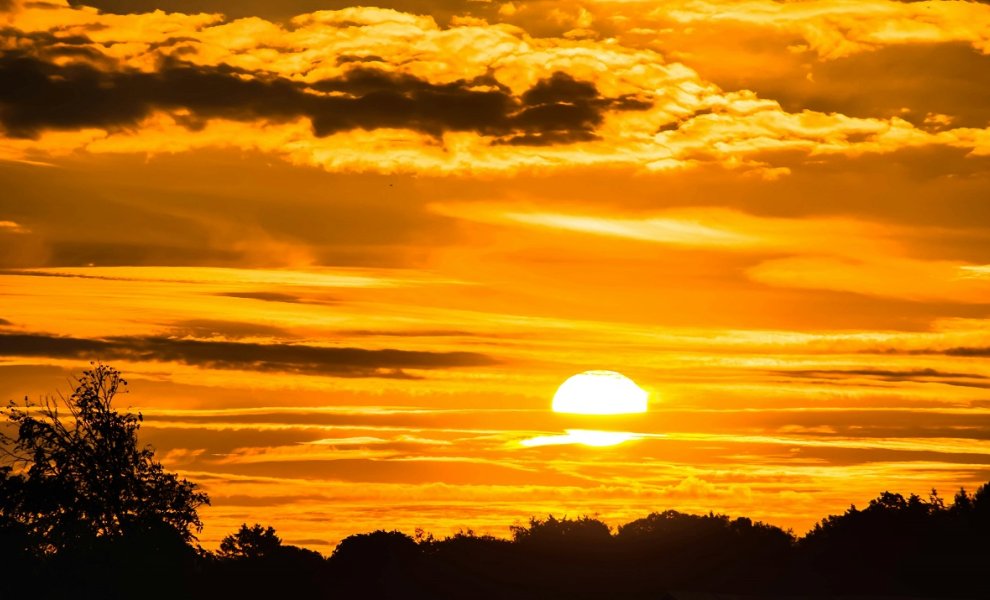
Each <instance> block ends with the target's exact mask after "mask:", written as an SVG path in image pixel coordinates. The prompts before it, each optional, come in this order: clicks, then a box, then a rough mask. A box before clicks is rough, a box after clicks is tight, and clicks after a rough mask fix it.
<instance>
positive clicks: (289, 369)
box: [0, 333, 496, 378]
mask: <svg viewBox="0 0 990 600" xmlns="http://www.w3.org/2000/svg"><path fill="white" fill-rule="evenodd" d="M0 355H2V356H21V357H47V358H67V359H89V360H130V361H156V362H169V361H171V362H178V363H182V364H187V365H194V366H198V367H203V368H210V369H237V370H257V371H278V372H286V373H300V374H309V375H327V376H334V377H385V378H410V377H411V375H409V374H408V373H406V372H405V371H403V369H443V368H456V367H478V366H486V365H492V364H495V362H496V361H495V360H494V359H492V358H491V357H488V356H486V355H483V354H477V353H473V352H426V351H412V350H394V349H383V350H368V349H364V348H344V347H324V346H308V345H302V344H260V343H246V342H228V341H203V340H188V339H176V338H168V337H153V336H146V337H140V336H134V337H125V336H118V337H108V338H103V339H88V338H73V337H60V336H51V335H44V334H36V333H28V334H0Z"/></svg>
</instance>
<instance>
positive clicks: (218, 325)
mask: <svg viewBox="0 0 990 600" xmlns="http://www.w3.org/2000/svg"><path fill="white" fill-rule="evenodd" d="M169 329H170V331H169V333H170V335H171V336H174V337H184V338H200V339H210V338H227V339H239V338H253V337H261V338H293V337H296V336H294V335H292V334H291V333H289V332H288V331H286V330H285V329H282V328H281V327H275V326H274V325H263V324H260V323H243V322H240V321H223V320H217V319H189V320H186V321H178V322H176V323H172V324H171V325H170V326H169Z"/></svg>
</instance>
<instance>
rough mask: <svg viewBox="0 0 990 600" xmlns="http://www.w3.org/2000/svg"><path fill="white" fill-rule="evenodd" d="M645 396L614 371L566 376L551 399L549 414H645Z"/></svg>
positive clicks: (626, 378)
mask: <svg viewBox="0 0 990 600" xmlns="http://www.w3.org/2000/svg"><path fill="white" fill-rule="evenodd" d="M647 396H648V394H647V393H646V392H645V391H644V390H643V389H641V388H640V387H639V386H638V385H636V383H635V382H634V381H633V380H632V379H629V378H628V377H626V376H625V375H623V374H621V373H616V372H615V371H585V372H584V373H579V374H577V375H574V376H573V377H570V378H569V379H568V380H567V381H565V382H564V383H563V384H561V386H560V387H559V388H558V389H557V393H556V394H554V396H553V411H554V412H559V413H573V414H581V415H618V414H626V413H642V412H646V401H647Z"/></svg>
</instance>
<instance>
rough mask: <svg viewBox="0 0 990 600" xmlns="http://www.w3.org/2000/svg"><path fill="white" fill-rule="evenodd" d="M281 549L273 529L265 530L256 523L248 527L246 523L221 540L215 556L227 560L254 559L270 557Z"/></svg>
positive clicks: (280, 541)
mask: <svg viewBox="0 0 990 600" xmlns="http://www.w3.org/2000/svg"><path fill="white" fill-rule="evenodd" d="M281 547H282V540H281V538H279V537H278V536H277V535H275V528H274V527H268V528H267V529H266V528H265V527H262V526H261V525H260V524H258V523H255V524H254V526H252V527H248V526H247V523H244V524H243V525H241V528H240V529H239V530H237V533H232V534H230V535H228V536H227V537H225V538H223V540H222V541H221V542H220V550H219V551H218V552H217V555H218V556H219V557H220V558H227V559H236V558H246V559H254V558H262V557H264V556H271V555H272V554H275V553H276V552H278V551H279V549H280V548H281Z"/></svg>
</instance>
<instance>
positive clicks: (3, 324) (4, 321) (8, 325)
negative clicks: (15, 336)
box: [0, 319, 13, 327]
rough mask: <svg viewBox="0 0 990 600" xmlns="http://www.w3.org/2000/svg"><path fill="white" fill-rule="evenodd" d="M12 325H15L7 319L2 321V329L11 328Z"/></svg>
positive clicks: (0, 320)
mask: <svg viewBox="0 0 990 600" xmlns="http://www.w3.org/2000/svg"><path fill="white" fill-rule="evenodd" d="M11 325H13V323H11V322H10V321H8V320H7V319H0V327H10V326H11Z"/></svg>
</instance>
